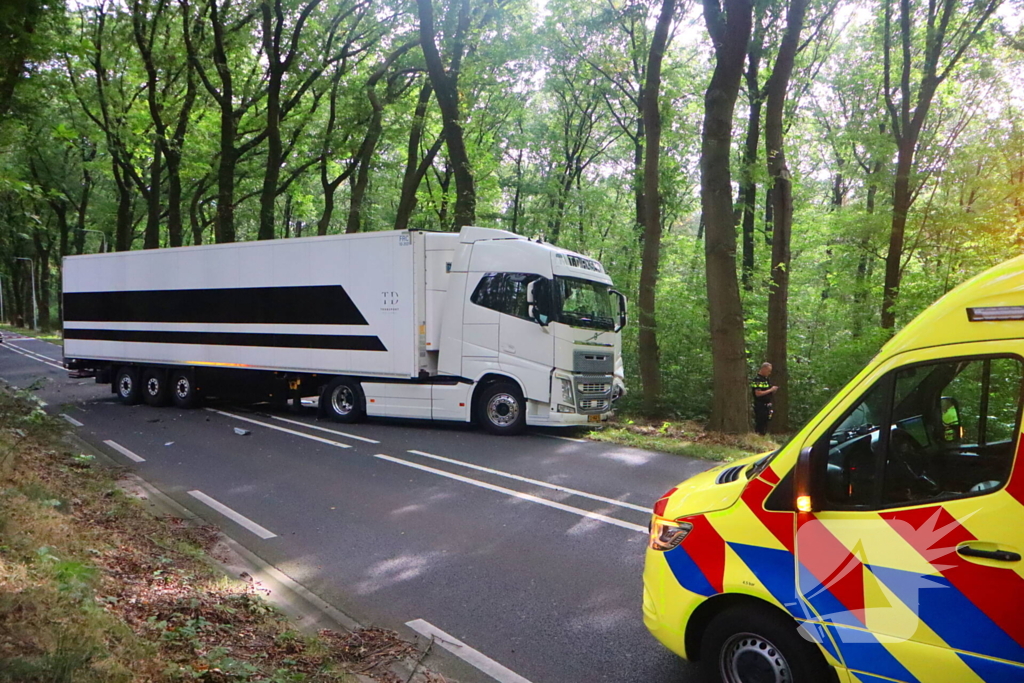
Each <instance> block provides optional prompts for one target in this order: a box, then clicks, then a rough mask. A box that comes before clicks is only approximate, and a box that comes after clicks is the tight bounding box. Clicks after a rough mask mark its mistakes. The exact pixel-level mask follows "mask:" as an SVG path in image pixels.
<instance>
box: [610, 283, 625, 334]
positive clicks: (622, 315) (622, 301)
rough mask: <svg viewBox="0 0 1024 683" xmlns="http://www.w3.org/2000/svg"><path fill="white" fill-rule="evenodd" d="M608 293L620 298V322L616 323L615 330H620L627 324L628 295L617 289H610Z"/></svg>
mask: <svg viewBox="0 0 1024 683" xmlns="http://www.w3.org/2000/svg"><path fill="white" fill-rule="evenodd" d="M608 293H609V294H613V295H615V296H616V297H618V299H619V322H618V324H616V325H615V331H616V332H619V331H621V330H622V328H624V327H625V326H626V295H625V294H623V293H622V292H620V291H618V290H617V289H611V290H608Z"/></svg>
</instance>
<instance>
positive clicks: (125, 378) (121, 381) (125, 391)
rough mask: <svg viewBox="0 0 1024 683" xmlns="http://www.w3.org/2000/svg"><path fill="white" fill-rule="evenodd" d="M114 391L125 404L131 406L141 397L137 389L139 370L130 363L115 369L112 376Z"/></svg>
mask: <svg viewBox="0 0 1024 683" xmlns="http://www.w3.org/2000/svg"><path fill="white" fill-rule="evenodd" d="M114 393H115V394H117V397H118V398H119V399H121V402H122V403H124V404H125V405H130V406H133V405H135V404H136V403H138V402H139V401H140V400H141V399H142V392H141V391H139V371H138V370H136V369H135V368H133V367H131V366H130V365H125V366H124V367H121V368H118V369H117V375H115V376H114Z"/></svg>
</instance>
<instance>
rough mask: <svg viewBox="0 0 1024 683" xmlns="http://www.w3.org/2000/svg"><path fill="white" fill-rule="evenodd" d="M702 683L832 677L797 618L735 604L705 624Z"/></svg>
mask: <svg viewBox="0 0 1024 683" xmlns="http://www.w3.org/2000/svg"><path fill="white" fill-rule="evenodd" d="M700 671H701V680H702V681H704V682H705V683H742V682H743V681H749V680H757V681H767V682H769V683H819V682H824V681H830V680H833V679H832V677H831V675H830V671H829V666H828V664H827V663H826V662H825V658H824V657H823V656H822V654H821V651H820V649H819V648H818V646H817V645H816V644H815V643H812V642H810V641H808V640H806V639H804V637H803V636H801V634H800V632H799V631H798V626H797V623H796V622H795V621H794V620H793V619H791V618H789V617H787V616H785V615H783V614H782V613H780V612H777V611H776V610H774V609H772V608H770V607H767V606H764V607H762V606H760V605H750V604H745V605H736V606H734V607H730V608H729V609H727V610H725V611H724V612H722V613H721V614H719V615H718V616H716V617H715V618H714V619H712V620H711V623H710V624H708V627H707V630H706V631H705V632H704V637H703V638H702V639H701V646H700Z"/></svg>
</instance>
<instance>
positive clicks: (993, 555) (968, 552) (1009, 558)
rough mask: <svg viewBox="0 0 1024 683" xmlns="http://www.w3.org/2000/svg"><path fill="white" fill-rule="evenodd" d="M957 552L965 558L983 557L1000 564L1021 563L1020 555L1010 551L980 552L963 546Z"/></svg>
mask: <svg viewBox="0 0 1024 683" xmlns="http://www.w3.org/2000/svg"><path fill="white" fill-rule="evenodd" d="M956 551H957V552H958V553H960V554H961V555H963V556H965V557H981V558H984V559H986V560H998V561H1000V562H1020V553H1011V552H1010V551H1009V550H980V549H978V548H972V547H971V546H969V545H962V546H960V547H959V548H957V549H956Z"/></svg>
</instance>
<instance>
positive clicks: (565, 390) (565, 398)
mask: <svg viewBox="0 0 1024 683" xmlns="http://www.w3.org/2000/svg"><path fill="white" fill-rule="evenodd" d="M559 380H560V381H561V382H562V402H563V403H568V404H569V405H571V406H575V405H576V400H575V397H574V396H573V395H572V381H571V380H568V379H565V378H562V377H559Z"/></svg>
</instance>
